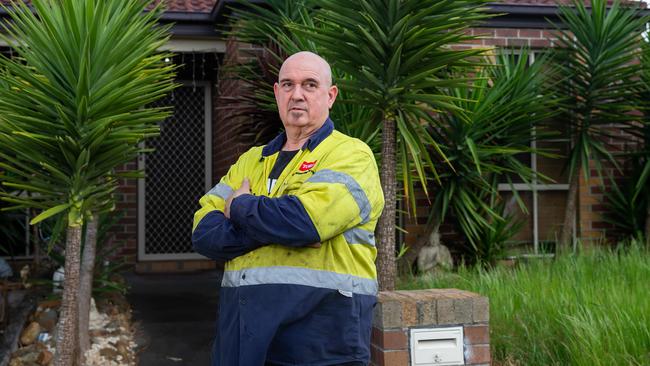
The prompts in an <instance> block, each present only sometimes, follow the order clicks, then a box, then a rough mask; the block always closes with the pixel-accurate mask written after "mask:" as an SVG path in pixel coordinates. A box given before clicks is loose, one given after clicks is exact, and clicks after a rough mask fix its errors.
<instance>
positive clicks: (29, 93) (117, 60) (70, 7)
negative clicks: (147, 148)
mask: <svg viewBox="0 0 650 366" xmlns="http://www.w3.org/2000/svg"><path fill="white" fill-rule="evenodd" d="M150 2H151V1H140V0H139V1H121V0H111V1H105V0H103V1H98V0H82V1H79V0H61V1H53V0H34V1H33V5H34V10H35V12H32V9H30V8H28V7H27V6H25V5H24V4H22V3H20V2H18V3H15V6H14V8H11V9H8V10H9V13H10V16H11V18H12V20H13V23H10V24H9V25H7V26H5V28H6V29H5V31H6V34H7V35H8V39H7V41H9V42H12V41H11V40H16V41H13V46H14V50H15V53H16V54H17V55H18V57H16V58H15V59H7V58H5V57H0V116H1V117H0V161H1V163H0V169H2V175H1V178H2V182H3V184H4V185H5V186H7V187H11V188H12V189H14V190H15V191H18V192H20V191H22V192H28V193H30V195H29V196H18V197H17V196H15V195H14V194H15V192H14V193H12V194H2V199H4V200H6V201H9V202H12V203H13V204H14V206H13V207H11V208H23V207H36V208H40V209H44V210H45V211H44V212H43V213H42V214H41V215H40V216H39V217H38V218H37V219H38V220H35V221H40V220H42V219H44V218H46V217H49V216H52V215H56V214H59V213H62V212H65V211H66V210H67V211H68V221H69V222H68V223H69V224H70V225H80V224H81V223H82V221H83V216H84V215H85V214H86V212H88V211H96V212H99V211H104V210H110V209H112V207H113V197H112V192H113V191H114V190H115V189H116V187H117V185H118V179H117V178H118V175H117V174H116V173H115V168H116V167H119V166H121V165H123V164H125V163H127V162H130V161H133V160H134V159H135V158H136V156H137V155H138V153H139V152H140V151H141V148H140V147H139V145H138V144H139V143H140V142H142V141H143V140H144V139H145V138H147V137H150V136H155V135H157V134H158V127H157V123H158V122H159V121H161V120H163V119H164V118H165V117H166V116H167V115H168V110H166V109H161V108H150V107H147V105H148V104H149V103H151V102H153V101H155V100H157V99H159V98H160V97H162V96H164V95H165V94H166V93H168V92H169V91H170V90H171V89H172V88H173V87H174V84H173V82H172V78H173V67H172V66H167V65H165V63H164V62H163V59H164V57H166V56H167V55H164V54H161V53H159V52H158V51H157V50H158V49H159V48H160V46H162V45H163V44H164V43H165V42H166V41H167V39H168V37H169V35H168V27H161V26H160V25H158V24H157V18H158V16H159V15H160V13H161V8H160V7H155V8H154V9H153V10H151V11H149V12H145V9H146V8H147V6H148V5H149V3H150Z"/></svg>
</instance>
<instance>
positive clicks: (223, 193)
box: [208, 183, 234, 201]
mask: <svg viewBox="0 0 650 366" xmlns="http://www.w3.org/2000/svg"><path fill="white" fill-rule="evenodd" d="M233 192H234V190H233V189H232V188H230V186H229V185H227V184H226V183H219V184H217V185H216V186H214V187H213V188H212V189H211V190H210V192H208V194H211V195H213V196H219V197H221V198H223V199H224V201H225V200H227V199H228V197H230V195H231V194H232V193H233Z"/></svg>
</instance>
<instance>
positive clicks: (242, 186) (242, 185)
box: [239, 178, 251, 193]
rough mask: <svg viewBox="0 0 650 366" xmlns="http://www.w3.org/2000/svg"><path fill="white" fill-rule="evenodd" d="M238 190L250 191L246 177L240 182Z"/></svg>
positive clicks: (249, 183)
mask: <svg viewBox="0 0 650 366" xmlns="http://www.w3.org/2000/svg"><path fill="white" fill-rule="evenodd" d="M239 190H241V191H244V192H247V193H250V191H251V182H250V181H249V180H248V178H244V181H243V182H242V184H241V187H239Z"/></svg>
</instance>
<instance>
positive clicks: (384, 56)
mask: <svg viewBox="0 0 650 366" xmlns="http://www.w3.org/2000/svg"><path fill="white" fill-rule="evenodd" d="M483 4H485V2H484V1H480V0H479V1H434V0H387V1H371V0H359V1H352V2H351V1H346V0H325V1H319V2H318V5H319V9H318V10H317V12H316V16H315V23H316V24H317V25H318V26H317V27H314V28H309V27H303V26H296V27H294V31H295V32H298V33H300V34H305V35H306V36H308V37H309V38H310V39H312V40H314V42H315V43H317V44H321V45H323V47H322V48H320V49H319V51H320V53H321V54H322V55H323V56H325V57H326V58H327V59H329V60H330V61H331V63H332V66H333V67H334V68H335V69H337V70H339V71H340V72H342V73H343V74H345V75H346V76H347V77H346V78H344V79H342V80H338V84H339V86H340V88H341V89H342V90H345V91H347V92H348V93H349V98H350V99H349V100H350V102H354V103H359V104H362V105H365V106H367V107H369V108H371V109H372V110H373V111H374V112H375V113H374V116H375V117H376V118H375V119H374V120H371V121H368V122H367V123H370V124H373V125H375V126H376V127H377V128H378V129H381V135H380V136H381V154H380V159H381V167H380V175H381V180H382V188H383V190H384V196H385V198H386V205H385V207H384V212H383V214H382V217H381V218H380V220H379V223H378V228H377V234H378V237H379V243H378V247H377V249H378V258H377V265H378V273H379V284H380V288H381V289H382V290H392V289H393V288H394V280H395V275H396V270H395V215H396V200H397V197H396V195H397V176H398V172H397V170H396V166H397V162H398V161H401V162H402V170H401V171H400V172H399V176H401V178H402V181H403V183H404V189H405V194H406V196H407V197H410V198H412V197H413V196H412V194H411V192H412V186H413V180H412V179H411V172H412V171H415V172H417V176H418V177H419V181H420V183H421V185H422V186H423V187H426V183H425V182H426V178H427V177H428V176H433V175H435V174H436V171H435V166H434V163H433V161H432V159H431V158H430V155H429V152H428V149H429V148H430V147H432V146H433V147H434V149H435V146H436V145H435V141H434V140H433V138H432V137H431V135H430V133H429V131H428V129H427V128H426V127H427V123H423V121H427V120H428V117H429V113H432V112H434V111H437V110H446V109H448V108H454V107H455V106H454V105H453V104H451V101H452V100H453V99H454V97H453V96H449V95H446V94H444V93H443V92H442V90H443V89H445V88H448V87H451V86H454V85H460V84H462V83H463V82H464V80H463V79H462V78H452V79H450V78H445V77H443V76H444V75H447V74H446V73H445V70H447V69H448V68H452V67H463V66H466V65H467V64H468V63H469V62H468V59H469V58H471V57H472V56H476V55H478V54H480V53H481V50H457V49H452V48H451V47H449V46H450V45H452V44H458V43H462V42H463V41H465V40H468V39H471V38H472V37H471V36H468V35H466V34H465V33H464V32H463V31H464V30H465V29H466V28H469V27H471V26H472V25H474V24H476V23H477V22H478V21H479V20H481V19H485V18H486V15H485V13H483V12H482V11H481V5H483ZM412 202H415V201H414V199H413V200H412Z"/></svg>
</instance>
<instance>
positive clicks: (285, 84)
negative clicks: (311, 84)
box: [282, 83, 293, 89]
mask: <svg viewBox="0 0 650 366" xmlns="http://www.w3.org/2000/svg"><path fill="white" fill-rule="evenodd" d="M292 86H293V85H292V84H291V83H282V87H283V88H284V89H290V88H291V87H292Z"/></svg>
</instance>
